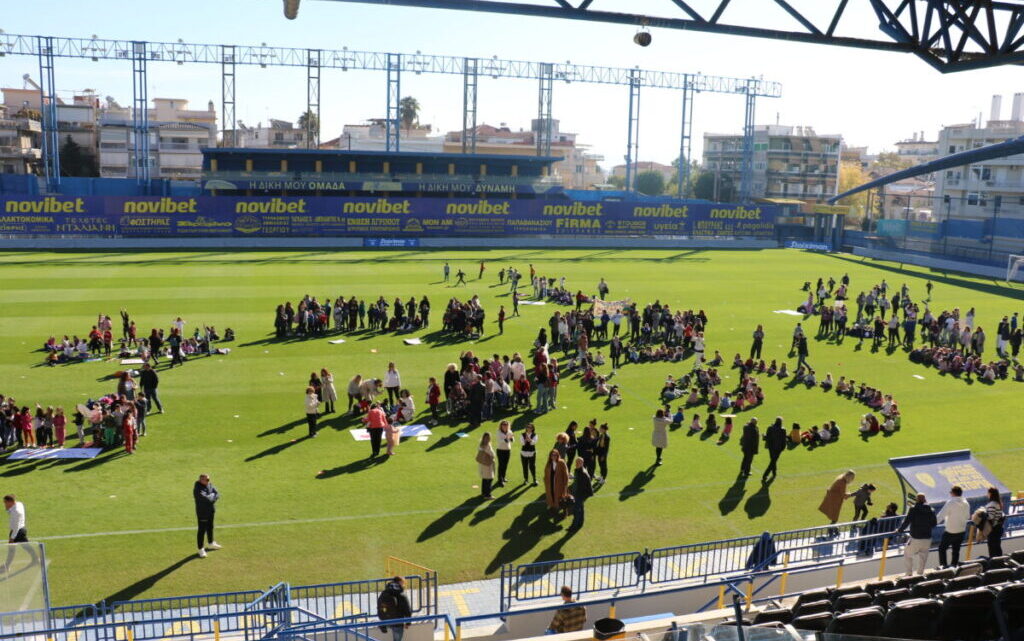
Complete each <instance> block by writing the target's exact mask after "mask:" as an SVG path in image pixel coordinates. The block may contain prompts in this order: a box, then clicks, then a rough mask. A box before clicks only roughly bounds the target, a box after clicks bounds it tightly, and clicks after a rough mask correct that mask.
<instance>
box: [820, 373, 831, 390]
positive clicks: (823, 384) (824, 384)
mask: <svg viewBox="0 0 1024 641" xmlns="http://www.w3.org/2000/svg"><path fill="white" fill-rule="evenodd" d="M832 387H833V383H832V372H829V373H827V374H825V379H824V380H823V381H821V389H823V390H825V391H826V392H827V391H829V390H831V389H832Z"/></svg>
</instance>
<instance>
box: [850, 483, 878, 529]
mask: <svg viewBox="0 0 1024 641" xmlns="http://www.w3.org/2000/svg"><path fill="white" fill-rule="evenodd" d="M874 491H875V486H874V485H872V484H871V483H865V484H864V485H861V486H860V487H859V488H858V489H857V491H856V492H854V493H852V494H850V497H852V498H853V520H854V521H863V520H864V519H866V518H868V506H869V505H874V504H873V503H872V502H871V493H872V492H874Z"/></svg>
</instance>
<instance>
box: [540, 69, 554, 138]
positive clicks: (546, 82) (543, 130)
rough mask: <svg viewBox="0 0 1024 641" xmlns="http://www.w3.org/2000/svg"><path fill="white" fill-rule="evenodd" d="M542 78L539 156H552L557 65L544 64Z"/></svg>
mask: <svg viewBox="0 0 1024 641" xmlns="http://www.w3.org/2000/svg"><path fill="white" fill-rule="evenodd" d="M538 66H539V70H540V74H539V75H540V78H539V85H538V92H537V131H536V132H535V138H536V141H537V155H538V156H550V155H551V133H552V132H551V129H552V127H551V125H552V123H551V94H552V93H553V92H554V86H555V65H553V64H551V63H550V62H542V63H540V64H539V65H538Z"/></svg>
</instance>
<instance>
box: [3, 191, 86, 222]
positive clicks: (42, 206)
mask: <svg viewBox="0 0 1024 641" xmlns="http://www.w3.org/2000/svg"><path fill="white" fill-rule="evenodd" d="M4 211H5V212H7V213H8V214H84V213H85V199H84V198H72V199H70V200H59V199H57V198H55V197H53V196H47V197H46V198H34V199H32V200H8V201H7V202H6V203H5V204H4ZM18 222H30V223H39V222H46V223H52V222H53V219H52V218H51V219H47V220H25V221H18Z"/></svg>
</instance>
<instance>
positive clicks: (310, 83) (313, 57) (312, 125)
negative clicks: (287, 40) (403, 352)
mask: <svg viewBox="0 0 1024 641" xmlns="http://www.w3.org/2000/svg"><path fill="white" fill-rule="evenodd" d="M319 148H320V50H319V49H310V50H308V51H307V52H306V149H319Z"/></svg>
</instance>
